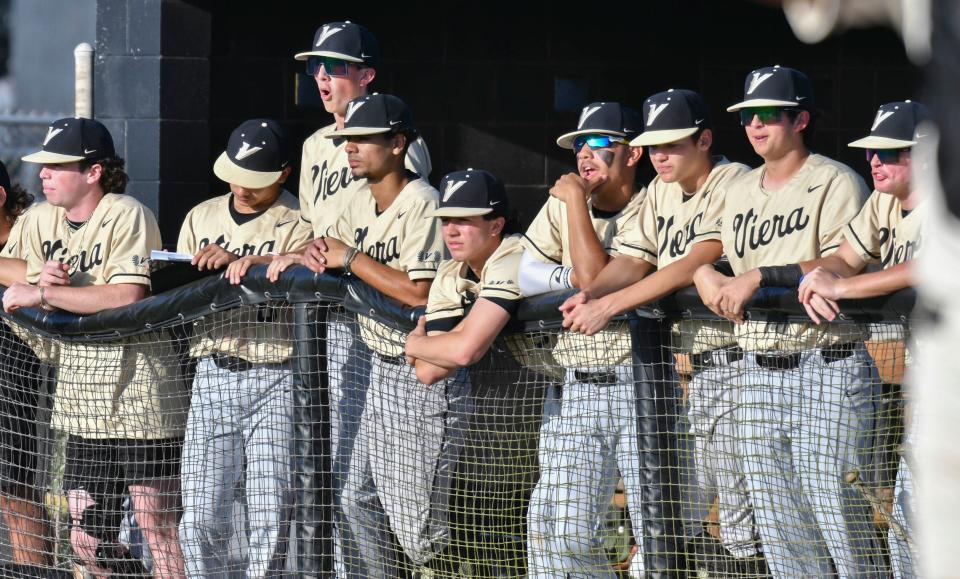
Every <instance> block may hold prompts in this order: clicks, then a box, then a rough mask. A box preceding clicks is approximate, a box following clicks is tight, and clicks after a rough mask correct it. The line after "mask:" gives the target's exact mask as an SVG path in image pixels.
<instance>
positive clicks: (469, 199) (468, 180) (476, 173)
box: [433, 169, 509, 217]
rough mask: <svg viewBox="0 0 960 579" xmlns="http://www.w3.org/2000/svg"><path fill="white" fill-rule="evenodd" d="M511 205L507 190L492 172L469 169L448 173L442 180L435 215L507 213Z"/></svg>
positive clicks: (463, 215)
mask: <svg viewBox="0 0 960 579" xmlns="http://www.w3.org/2000/svg"><path fill="white" fill-rule="evenodd" d="M508 209H509V202H508V200H507V190H506V188H504V186H503V182H502V181H500V179H497V178H496V176H494V174H493V173H490V172H489V171H484V170H483V169H467V170H466V171H454V172H453V173H449V174H447V176H446V177H444V178H443V179H442V180H441V181H440V205H439V206H438V207H437V208H436V209H434V211H433V216H434V217H474V216H478V215H489V214H494V215H495V216H497V217H500V216H505V215H506V214H507V211H508Z"/></svg>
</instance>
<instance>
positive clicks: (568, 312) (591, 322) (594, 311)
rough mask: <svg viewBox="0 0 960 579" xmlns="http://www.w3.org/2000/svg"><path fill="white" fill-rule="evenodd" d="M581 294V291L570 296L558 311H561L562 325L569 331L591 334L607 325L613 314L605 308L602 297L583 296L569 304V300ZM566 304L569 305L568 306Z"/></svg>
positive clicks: (605, 304)
mask: <svg viewBox="0 0 960 579" xmlns="http://www.w3.org/2000/svg"><path fill="white" fill-rule="evenodd" d="M581 294H583V292H580V293H579V294H577V295H575V296H573V297H571V298H570V299H568V300H567V301H565V302H564V303H563V305H561V306H560V311H561V312H563V327H564V328H567V329H568V330H570V331H571V332H580V333H582V334H586V335H588V336H592V335H594V334H596V333H597V332H599V331H600V330H602V329H604V328H605V327H607V324H609V323H610V320H611V319H612V318H613V316H614V315H615V314H614V312H611V311H609V310H608V309H607V303H606V301H605V300H603V299H599V300H589V299H587V297H586V296H584V297H583V298H581V299H580V300H578V303H576V302H575V303H573V304H571V300H573V299H574V298H576V297H577V296H579V295H581ZM568 304H571V305H569V306H568ZM565 308H566V309H565Z"/></svg>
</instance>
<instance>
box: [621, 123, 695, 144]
mask: <svg viewBox="0 0 960 579" xmlns="http://www.w3.org/2000/svg"><path fill="white" fill-rule="evenodd" d="M699 130H700V127H693V128H688V129H667V130H663V131H646V132H644V133H640V135H638V136H637V138H636V139H634V140H632V141H630V146H631V147H649V146H650V145H666V144H667V143H672V142H674V141H679V140H680V139H683V138H686V137H689V136H690V135H692V134H694V133H696V132H697V131H699Z"/></svg>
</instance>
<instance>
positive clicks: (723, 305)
mask: <svg viewBox="0 0 960 579" xmlns="http://www.w3.org/2000/svg"><path fill="white" fill-rule="evenodd" d="M727 279H728V280H729V281H727V282H725V283H724V284H723V287H722V288H720V291H719V294H720V311H721V312H722V313H721V314H720V315H722V316H723V317H725V318H727V319H728V320H730V321H731V322H733V323H735V324H742V323H743V311H744V309H745V307H746V305H747V302H748V301H750V298H751V297H753V294H754V293H756V291H757V288H759V287H760V270H757V269H752V270H750V271H748V272H746V273H743V274H741V275H738V276H737V277H734V278H727ZM711 309H712V308H711Z"/></svg>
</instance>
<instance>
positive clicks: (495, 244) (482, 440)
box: [406, 169, 543, 577]
mask: <svg viewBox="0 0 960 579" xmlns="http://www.w3.org/2000/svg"><path fill="white" fill-rule="evenodd" d="M440 188H441V190H442V191H443V192H444V194H443V198H442V199H441V201H440V208H439V209H437V211H436V212H435V213H434V215H436V216H437V217H439V218H440V219H441V221H442V223H443V236H444V242H445V243H446V245H447V248H448V249H449V251H450V254H451V256H452V260H449V261H445V262H443V263H442V264H441V266H440V269H439V270H438V272H437V278H436V279H434V281H433V285H432V286H431V288H430V297H429V300H428V302H427V313H426V316H424V317H422V318H421V320H422V321H421V322H420V324H419V325H418V327H417V329H416V330H414V331H413V332H412V333H411V334H410V335H409V336H408V337H407V346H406V353H407V357H408V359H410V360H411V361H413V362H415V364H416V368H417V376H418V378H419V379H420V381H421V382H423V383H425V384H429V385H432V387H441V384H438V382H439V381H440V380H441V379H443V378H447V377H450V379H451V380H452V381H458V380H459V381H469V384H470V402H469V406H468V408H469V416H465V418H467V422H466V427H465V428H463V429H462V431H463V432H464V436H463V438H464V440H463V443H462V444H463V447H464V449H465V454H464V455H462V458H461V460H460V461H459V463H458V465H457V471H456V473H455V475H454V478H455V479H456V481H457V486H456V488H455V493H454V494H455V496H456V497H457V499H458V500H456V501H454V503H453V505H451V509H452V510H453V511H454V512H455V513H456V517H457V518H456V520H457V526H458V527H459V528H460V529H463V531H461V533H460V535H458V536H456V537H455V538H454V539H452V540H451V543H452V544H454V545H456V546H457V547H459V546H460V543H457V542H456V541H457V540H461V541H462V545H463V547H462V548H454V549H452V550H451V551H452V556H453V557H454V558H455V562H456V563H459V564H460V572H462V573H465V574H470V575H472V576H482V577H508V576H509V577H515V576H523V575H525V574H526V570H527V561H526V512H527V504H528V501H529V497H530V491H531V490H532V489H533V484H534V482H535V476H536V440H537V431H536V427H537V426H539V418H540V415H541V413H542V408H541V406H542V399H543V387H542V386H540V385H538V384H536V383H531V382H535V380H531V379H530V375H529V372H528V371H527V370H526V369H525V368H523V366H522V363H523V358H522V356H519V355H518V353H519V352H520V351H521V349H522V348H523V346H522V345H521V344H518V343H516V341H515V336H502V337H501V336H500V333H501V331H502V330H503V328H504V327H505V326H506V324H507V322H508V321H509V320H510V318H511V317H512V315H513V314H514V313H515V312H516V309H517V307H518V306H519V304H520V298H521V295H520V289H519V287H518V286H517V270H518V268H519V265H520V255H521V254H522V252H523V248H522V246H521V245H520V236H519V235H511V234H507V231H508V230H509V228H510V227H511V226H512V224H511V223H509V200H508V199H507V195H506V190H505V188H504V186H503V184H502V183H501V182H500V180H499V179H497V178H496V177H495V176H493V175H492V174H490V173H489V172H487V171H483V170H476V169H468V170H466V171H455V172H453V173H450V174H449V175H447V176H446V177H444V179H443V181H441V183H440ZM488 352H489V353H490V354H488ZM508 352H509V354H508ZM467 367H469V368H467ZM521 384H522V386H521ZM505 402H506V403H505ZM447 424H448V428H457V426H456V425H455V424H453V422H452V421H451V420H448V423H447ZM467 565H469V569H470V570H469V571H467V570H466V566H467ZM452 567H453V569H451V571H453V572H456V566H455V565H454V566H452Z"/></svg>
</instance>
